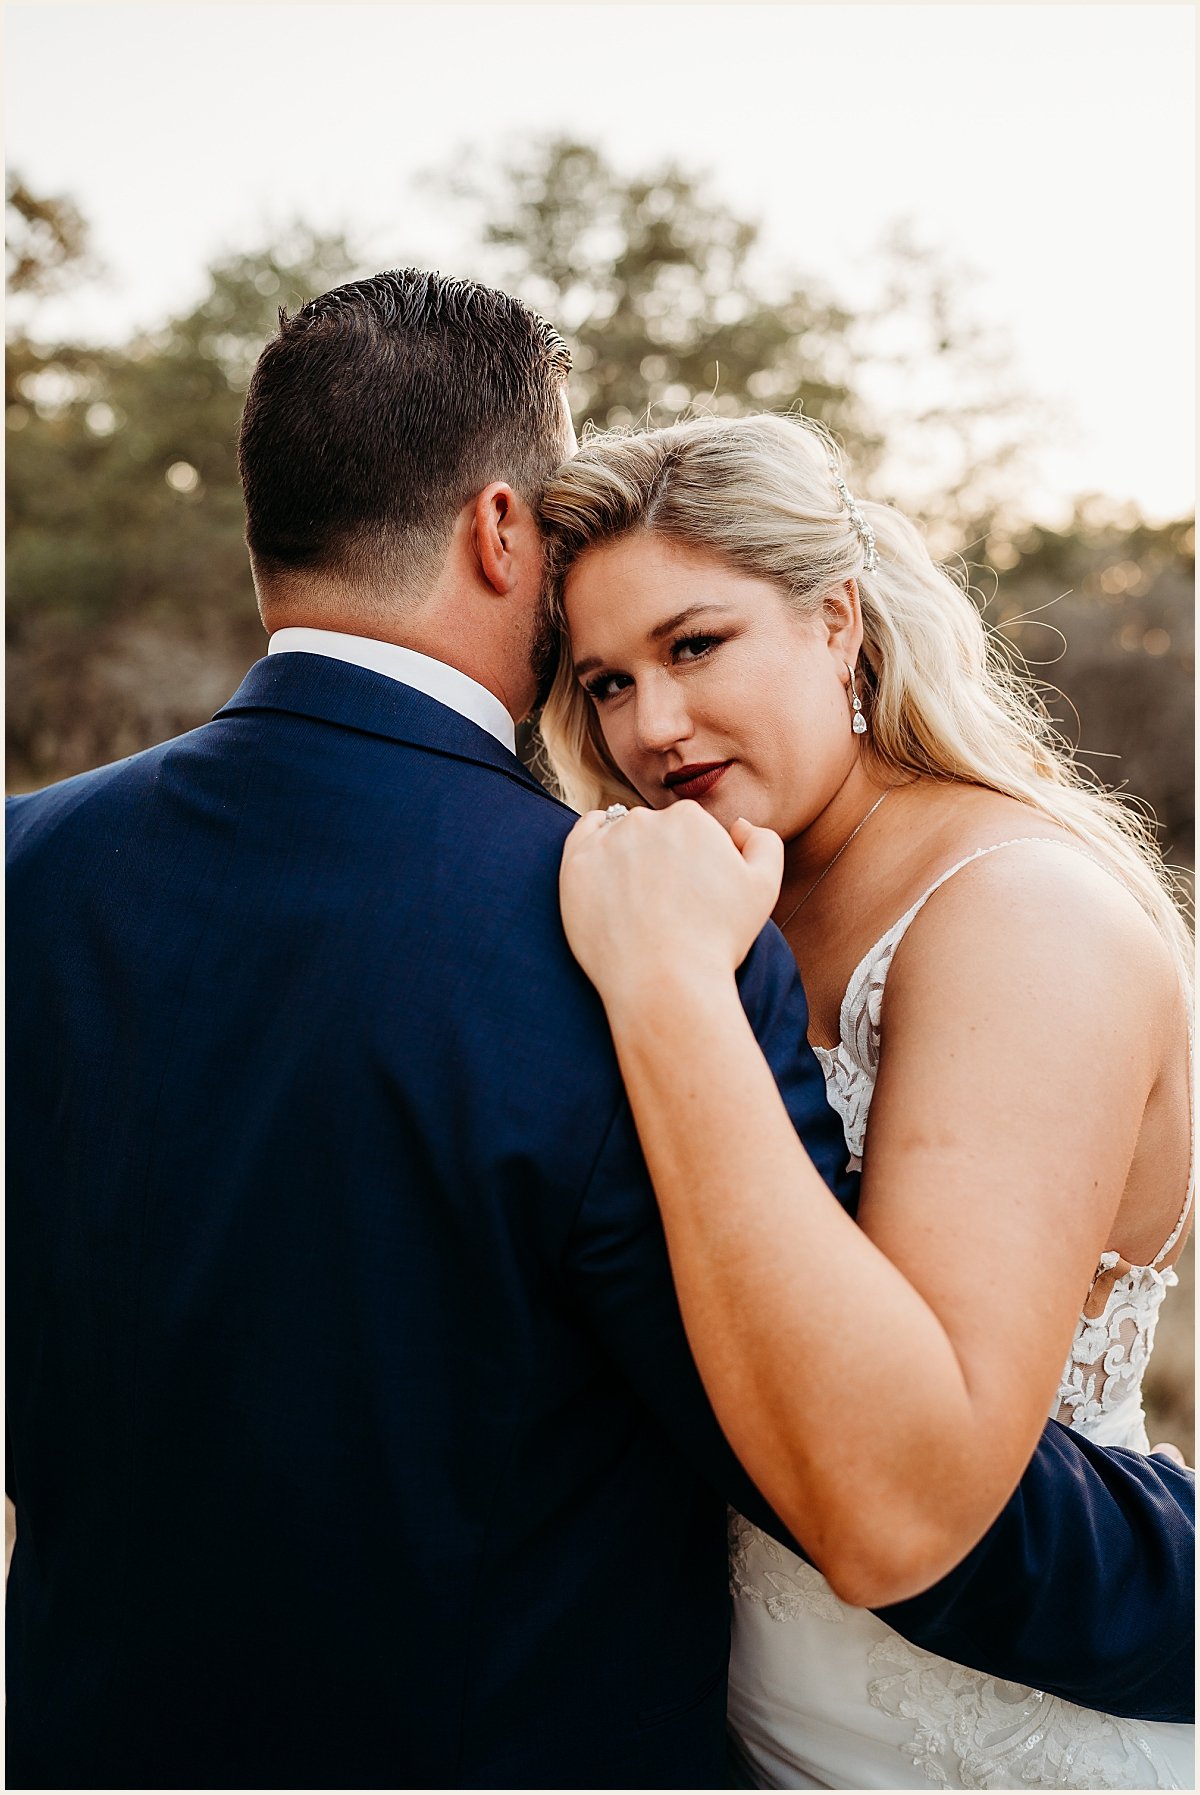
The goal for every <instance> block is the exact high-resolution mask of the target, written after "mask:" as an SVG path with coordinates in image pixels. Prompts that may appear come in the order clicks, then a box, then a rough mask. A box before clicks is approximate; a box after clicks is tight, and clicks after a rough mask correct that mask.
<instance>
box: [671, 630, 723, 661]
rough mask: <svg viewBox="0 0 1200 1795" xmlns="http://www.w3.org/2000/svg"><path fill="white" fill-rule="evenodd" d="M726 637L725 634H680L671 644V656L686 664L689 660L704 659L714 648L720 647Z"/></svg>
mask: <svg viewBox="0 0 1200 1795" xmlns="http://www.w3.org/2000/svg"><path fill="white" fill-rule="evenodd" d="M724 639H725V638H724V637H723V636H680V637H679V639H678V641H675V642H672V644H671V658H672V660H675V661H682V662H683V663H684V665H685V666H686V665H687V663H688V662H689V661H702V660H703V659H704V657H705V655H708V654H711V653H712V651H713V649H714V648H719V647H720V645H721V643H722V642H723V641H724Z"/></svg>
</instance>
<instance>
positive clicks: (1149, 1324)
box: [1054, 1253, 1179, 1433]
mask: <svg viewBox="0 0 1200 1795" xmlns="http://www.w3.org/2000/svg"><path fill="white" fill-rule="evenodd" d="M1122 1266H1123V1267H1124V1269H1123V1270H1120V1269H1119V1268H1120V1267H1122ZM1114 1272H1115V1273H1116V1274H1117V1275H1116V1276H1115V1278H1113V1282H1112V1286H1111V1288H1110V1289H1109V1291H1108V1294H1107V1296H1106V1297H1105V1300H1104V1306H1103V1308H1102V1309H1101V1311H1100V1313H1099V1314H1098V1315H1089V1314H1088V1313H1087V1309H1086V1308H1085V1310H1084V1312H1083V1314H1081V1315H1080V1317H1079V1325H1078V1327H1077V1328H1076V1330H1075V1337H1074V1339H1073V1340H1072V1342H1071V1351H1070V1353H1069V1355H1068V1357H1067V1363H1066V1366H1065V1368H1064V1370H1063V1375H1062V1381H1061V1383H1060V1384H1059V1388H1058V1398H1057V1408H1056V1409H1055V1411H1054V1414H1055V1418H1056V1419H1057V1420H1059V1421H1063V1422H1065V1423H1066V1424H1067V1425H1068V1426H1069V1427H1074V1428H1077V1429H1078V1430H1079V1432H1080V1433H1087V1432H1088V1430H1089V1428H1090V1427H1094V1426H1096V1424H1097V1423H1099V1422H1100V1421H1101V1420H1102V1419H1103V1418H1104V1417H1105V1416H1106V1415H1111V1414H1113V1413H1114V1412H1115V1411H1116V1410H1117V1409H1119V1408H1120V1407H1122V1405H1123V1404H1125V1403H1126V1402H1128V1403H1129V1405H1130V1406H1131V1408H1132V1406H1133V1405H1134V1404H1140V1400H1141V1387H1142V1374H1143V1372H1144V1371H1145V1369H1146V1363H1147V1361H1148V1359H1149V1357H1150V1354H1151V1351H1152V1350H1153V1347H1154V1332H1155V1329H1156V1327H1157V1325H1158V1312H1159V1309H1160V1308H1161V1306H1162V1300H1163V1297H1164V1296H1165V1295H1166V1293H1167V1291H1168V1289H1169V1288H1170V1286H1171V1285H1172V1284H1177V1283H1178V1282H1179V1279H1178V1278H1177V1276H1176V1274H1175V1273H1174V1271H1171V1270H1169V1269H1168V1270H1167V1271H1156V1270H1155V1268H1154V1267H1153V1266H1152V1265H1129V1264H1128V1263H1127V1262H1126V1261H1124V1260H1122V1259H1121V1257H1120V1255H1119V1254H1117V1253H1104V1254H1102V1255H1101V1258H1100V1265H1099V1269H1098V1270H1097V1273H1096V1280H1097V1284H1100V1283H1102V1281H1103V1280H1105V1279H1106V1278H1108V1277H1111V1276H1112V1274H1113V1273H1114Z"/></svg>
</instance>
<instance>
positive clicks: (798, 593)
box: [539, 416, 1191, 983]
mask: <svg viewBox="0 0 1200 1795" xmlns="http://www.w3.org/2000/svg"><path fill="white" fill-rule="evenodd" d="M840 477H842V470H841V457H840V455H839V453H838V450H837V446H836V444H835V443H834V442H833V440H832V438H831V437H830V436H829V435H828V434H827V432H825V431H824V430H823V429H822V428H821V427H820V426H819V425H817V424H814V423H812V422H810V421H808V420H807V419H800V418H795V417H789V418H782V417H773V416H760V417H750V418H736V419H730V418H697V419H692V420H689V421H688V422H686V423H681V424H674V425H671V426H670V427H669V428H667V429H663V430H653V431H646V432H643V433H641V434H630V433H628V432H624V431H609V432H606V433H604V434H598V435H596V436H593V437H592V438H590V440H589V441H588V442H587V443H586V444H585V446H584V447H583V448H582V449H581V451H580V452H579V454H578V455H576V456H575V458H574V460H572V461H569V462H567V463H566V465H565V466H564V467H562V468H561V469H560V470H559V472H558V473H557V474H556V475H555V476H554V478H553V479H552V480H551V481H550V484H549V486H548V487H547V488H546V489H545V491H544V493H543V494H542V497H541V500H540V504H539V508H540V515H541V523H542V528H543V530H544V532H545V537H546V545H547V554H548V558H549V562H548V576H549V581H550V591H551V606H552V610H553V612H554V615H555V619H556V621H557V623H558V625H559V628H560V632H561V638H562V640H561V646H560V652H559V661H558V668H557V672H556V674H555V679H554V684H553V687H552V690H551V692H550V696H549V698H548V700H547V702H546V705H545V708H544V709H543V711H542V717H541V737H542V742H543V744H544V751H545V760H546V762H547V767H546V770H547V771H548V773H549V774H550V776H551V778H552V779H553V781H554V783H555V785H556V786H557V788H558V790H559V791H560V792H561V793H562V795H563V797H564V798H565V799H566V801H567V803H569V804H571V805H572V806H573V807H574V808H575V809H577V810H593V809H597V808H601V807H603V806H606V805H608V804H612V803H622V804H629V805H634V804H641V803H642V802H643V800H642V799H641V797H640V796H639V794H638V793H637V792H636V791H634V790H633V788H632V787H631V786H630V785H629V783H628V781H627V780H626V779H625V778H624V777H623V776H622V774H621V772H620V770H619V768H618V767H617V766H616V765H615V763H614V762H613V760H612V759H611V757H610V756H609V754H608V752H607V750H606V749H605V746H604V739H603V736H602V734H601V731H600V726H599V720H598V718H597V714H596V710H595V706H594V705H593V704H592V701H591V699H590V698H589V697H588V696H587V694H586V693H585V692H584V691H583V690H582V688H581V687H580V685H579V682H578V681H577V680H576V678H575V677H574V674H573V673H572V670H571V655H570V645H569V643H568V641H567V637H566V625H565V619H564V615H563V607H562V593H563V585H564V582H565V580H566V577H567V575H568V573H569V572H570V570H571V567H572V566H573V565H574V563H575V562H576V561H577V560H578V559H579V557H580V556H581V555H582V554H584V553H585V552H586V551H587V550H588V549H589V548H591V547H593V546H594V545H595V544H597V543H601V542H611V541H614V540H615V539H616V538H618V537H620V536H624V535H626V534H627V533H628V532H630V531H632V530H639V529H641V530H649V531H653V532H655V533H656V534H659V535H662V536H665V537H669V538H670V539H671V540H673V541H676V542H680V543H684V544H686V545H688V546H689V547H691V548H695V549H699V550H703V551H704V552H706V553H709V554H712V555H716V556H719V557H720V558H721V559H722V560H724V561H726V562H727V563H728V564H729V565H730V566H732V567H735V568H737V569H738V570H739V571H741V572H744V573H749V574H753V575H755V576H756V577H758V578H759V579H767V580H771V581H773V582H774V584H775V585H776V586H777V587H778V588H779V589H780V591H781V592H782V593H783V594H784V595H785V597H786V598H787V600H788V602H789V604H791V605H793V606H794V607H795V609H796V610H797V611H798V612H799V613H800V614H802V615H804V614H809V613H812V612H814V611H816V610H817V609H818V608H819V607H820V605H821V602H822V600H823V598H824V596H825V595H826V594H827V593H828V592H829V591H830V590H831V588H833V587H836V586H838V585H840V584H841V583H842V582H843V581H844V580H849V579H853V580H855V581H857V584H858V592H859V602H860V605H861V609H862V622H863V648H862V665H861V671H862V686H863V690H862V697H863V702H864V707H865V710H866V715H867V720H868V723H869V727H870V737H871V747H872V750H873V753H874V755H875V758H876V759H877V761H878V762H879V763H881V765H882V767H883V768H884V769H885V770H890V771H892V772H895V773H897V774H900V775H905V774H922V775H925V776H926V777H932V778H935V779H957V780H963V781H966V782H967V783H970V784H973V785H980V786H985V787H987V788H988V789H989V790H991V791H995V792H1001V793H1003V794H1005V795H1006V796H1007V797H1010V798H1016V799H1018V800H1019V801H1020V802H1021V803H1024V804H1028V805H1030V806H1031V807H1033V808H1035V809H1037V810H1038V811H1040V812H1041V813H1042V814H1043V815H1044V816H1045V817H1047V818H1049V819H1050V820H1051V821H1053V822H1055V823H1058V824H1059V825H1060V826H1061V827H1062V828H1064V829H1066V830H1069V831H1070V833H1071V834H1072V835H1074V836H1075V837H1077V838H1078V840H1079V841H1081V842H1082V843H1084V844H1085V845H1086V846H1087V847H1088V848H1089V849H1090V850H1091V851H1092V853H1093V854H1094V855H1095V856H1096V857H1097V858H1098V859H1099V860H1101V861H1102V862H1103V863H1104V864H1105V865H1106V866H1107V867H1109V868H1110V869H1111V871H1112V872H1113V873H1114V874H1115V875H1116V877H1117V878H1118V879H1119V880H1120V881H1121V883H1122V884H1123V885H1124V886H1125V887H1126V888H1127V889H1128V890H1129V891H1130V892H1132V894H1133V895H1134V897H1135V898H1136V899H1137V900H1138V902H1139V903H1140V904H1141V906H1142V908H1143V909H1144V910H1145V911H1146V913H1147V915H1148V916H1149V917H1150V918H1151V920H1152V921H1153V922H1154V924H1155V926H1156V927H1157V928H1158V930H1159V932H1160V934H1161V935H1162V936H1163V938H1164V940H1165V942H1166V944H1167V946H1168V948H1169V949H1170V951H1171V954H1172V957H1173V959H1174V960H1175V962H1176V964H1177V965H1178V967H1179V969H1180V973H1181V975H1182V977H1183V978H1184V980H1185V983H1186V982H1188V981H1189V979H1190V965H1191V938H1190V935H1189V932H1188V930H1187V928H1186V927H1185V925H1184V922H1183V919H1182V917H1181V916H1180V914H1179V911H1178V909H1177V908H1176V906H1175V903H1174V901H1173V899H1172V895H1171V889H1170V884H1169V877H1168V874H1167V872H1166V869H1165V868H1164V866H1163V863H1162V855H1161V852H1160V849H1159V846H1158V843H1157V840H1156V838H1155V835H1154V833H1153V829H1152V828H1151V826H1150V824H1149V823H1148V822H1147V821H1146V820H1145V818H1144V817H1143V816H1142V815H1141V814H1139V812H1138V811H1137V810H1136V809H1135V808H1133V807H1132V806H1131V805H1130V804H1129V803H1127V802H1125V801H1123V800H1121V799H1120V798H1118V797H1116V796H1114V795H1113V794H1111V793H1109V792H1106V791H1104V790H1103V789H1100V788H1099V787H1098V786H1097V785H1096V783H1095V781H1094V779H1093V777H1092V775H1091V774H1090V773H1089V772H1088V771H1087V770H1086V769H1085V768H1083V767H1081V766H1080V765H1079V764H1078V763H1077V762H1076V761H1075V759H1074V758H1073V756H1072V753H1071V750H1070V748H1069V746H1068V745H1067V744H1066V742H1065V741H1064V740H1063V739H1062V737H1061V736H1060V735H1059V734H1058V732H1057V731H1056V730H1055V728H1054V726H1053V724H1052V723H1051V721H1050V719H1049V717H1048V715H1047V713H1046V710H1045V707H1044V705H1043V704H1042V702H1041V699H1040V697H1039V696H1038V694H1037V692H1036V690H1035V689H1034V687H1033V686H1032V684H1031V683H1030V682H1029V680H1028V679H1026V678H1024V677H1023V676H1022V675H1021V674H1020V673H1019V672H1018V671H1017V670H1016V668H1015V667H1014V666H1013V664H1012V661H1011V659H1010V658H1009V656H1008V654H1007V653H1006V651H1005V649H1004V647H1003V646H1002V645H1001V644H1000V643H998V642H997V641H996V640H995V638H994V636H993V635H992V634H991V633H990V632H989V630H988V629H987V627H986V626H985V624H984V622H983V619H982V617H981V616H980V614H979V612H978V610H977V609H976V607H975V605H974V604H973V603H972V601H971V598H970V596H969V594H968V592H967V591H966V590H965V589H964V588H963V586H961V585H959V584H958V583H957V582H956V581H955V580H954V579H952V578H951V577H950V575H949V574H948V573H946V572H945V571H944V570H943V569H942V568H941V567H939V566H937V565H936V563H935V562H934V561H933V559H932V557H931V556H930V554H929V551H928V549H927V548H926V546H925V543H924V541H923V540H922V538H921V536H920V534H919V532H918V531H917V529H916V528H915V526H914V525H913V524H912V523H911V522H910V521H909V520H908V519H907V518H906V517H904V516H902V514H901V513H900V512H898V511H896V510H894V509H893V508H892V507H891V506H887V505H878V504H867V503H863V502H862V501H861V500H860V501H858V506H857V509H858V514H859V515H858V518H857V519H855V518H854V517H853V516H852V515H851V513H850V512H849V511H848V510H847V509H846V507H845V505H844V504H843V503H842V499H841V495H840V493H839V490H838V486H837V484H836V482H837V480H838V479H839V478H840ZM872 531H873V532H874V538H875V555H874V556H873V557H872V556H871V555H870V552H869V545H870V532H872ZM872 560H874V563H875V565H874V566H873V567H871V568H870V571H868V567H869V565H870V562H871V561H872Z"/></svg>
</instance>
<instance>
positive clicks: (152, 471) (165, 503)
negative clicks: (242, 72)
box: [6, 184, 356, 785]
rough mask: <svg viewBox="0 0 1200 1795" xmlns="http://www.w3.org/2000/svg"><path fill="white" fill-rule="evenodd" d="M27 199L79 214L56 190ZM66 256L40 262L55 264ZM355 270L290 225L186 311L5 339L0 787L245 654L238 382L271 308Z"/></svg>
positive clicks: (118, 731)
mask: <svg viewBox="0 0 1200 1795" xmlns="http://www.w3.org/2000/svg"><path fill="white" fill-rule="evenodd" d="M18 193H19V194H20V195H21V196H24V195H25V189H24V188H23V187H20V188H18ZM23 203H27V204H28V205H30V206H31V207H32V206H36V208H37V209H38V215H39V216H41V215H42V214H50V215H53V216H62V217H67V218H68V219H77V218H78V214H77V213H75V211H74V209H73V208H72V207H71V205H70V202H69V201H65V200H39V201H36V202H35V201H34V200H32V199H23ZM12 208H13V198H12V187H11V184H10V217H11V214H12ZM40 241H41V239H40V238H39V239H38V242H40ZM72 241H74V242H75V243H76V244H78V245H79V246H80V247H81V248H82V243H83V241H84V238H83V237H82V236H81V235H78V234H77V235H76V237H75V238H74V239H72ZM31 260H32V252H30V253H29V254H23V255H22V257H21V258H20V260H19V262H18V264H17V266H18V268H19V269H26V268H27V266H28V264H29V262H30V261H31ZM80 261H81V256H79V255H77V256H73V257H71V258H68V257H66V256H64V257H63V258H62V259H61V261H59V262H57V263H52V271H53V272H54V274H55V277H56V279H57V278H58V276H59V274H60V273H61V275H62V276H63V277H64V278H65V277H66V276H67V273H68V269H69V268H70V267H71V266H74V267H75V269H76V270H77V271H78V270H79V268H80ZM355 265H356V264H355V260H354V256H353V252H352V251H351V249H350V247H349V246H348V244H347V242H346V240H345V238H344V237H342V236H319V235H316V234H314V233H312V232H310V231H308V230H307V229H305V228H304V227H303V226H300V225H297V226H296V227H295V228H294V229H293V230H292V231H291V232H290V233H288V234H287V235H286V236H285V237H284V238H283V239H282V240H281V241H280V242H278V243H276V244H275V245H273V246H272V247H271V248H269V249H267V250H264V251H263V252H261V253H256V254H236V255H231V256H228V257H225V258H223V259H222V260H220V261H219V262H217V263H216V264H215V265H214V266H213V267H212V268H210V270H209V272H208V280H207V290H206V291H205V292H204V293H203V295H202V297H201V299H200V300H199V302H198V303H197V304H196V305H195V306H194V307H193V308H192V309H190V310H189V311H186V312H183V313H181V314H180V315H178V316H177V317H175V318H172V319H170V320H169V321H168V322H167V323H166V324H165V325H164V326H163V327H162V328H161V329H159V330H156V331H152V332H147V333H143V334H140V335H138V336H137V337H135V338H134V340H133V341H132V342H130V343H128V344H126V345H122V346H119V347H101V348H95V347H88V346H82V345H78V344H62V343H45V342H41V341H38V340H36V339H35V338H33V337H32V336H31V335H28V334H26V331H25V330H20V331H18V332H16V333H15V334H14V335H11V336H10V340H9V343H8V382H7V388H8V390H7V393H6V426H7V430H6V435H7V441H8V456H7V468H6V492H7V517H8V545H7V575H8V577H7V590H8V629H9V697H8V710H9V743H10V777H12V776H15V777H13V783H15V784H17V785H23V784H39V783H41V782H43V781H44V780H47V779H51V778H54V777H57V776H60V775H61V774H63V773H66V772H74V771H77V770H79V769H81V768H82V767H86V766H91V765H94V764H96V763H97V762H99V761H103V760H106V759H111V758H112V757H113V756H114V755H119V754H122V753H129V752H132V751H134V750H135V749H137V748H140V747H142V746H144V745H146V743H147V742H148V741H151V740H157V739H161V738H162V736H163V735H166V734H171V733H173V732H175V731H176V730H179V729H183V728H187V727H190V726H191V725H192V724H194V723H196V722H198V721H199V720H201V718H202V717H203V716H205V715H207V714H210V713H211V711H212V709H213V708H214V707H215V705H216V704H218V703H220V701H221V699H222V697H224V696H226V695H227V693H228V689H229V686H230V682H231V681H233V682H234V683H236V680H237V678H238V677H239V675H240V673H241V671H242V670H244V668H245V667H246V665H248V663H249V662H250V660H252V659H253V658H254V656H255V654H256V653H257V652H258V650H259V648H260V646H261V641H262V636H261V630H260V628H259V625H258V621H257V615H256V611H255V605H254V593H253V587H252V584H251V580H250V572H249V567H248V564H247V560H246V553H245V547H244V544H243V540H242V506H241V492H240V487H239V483H238V477H237V463H236V449H235V445H236V436H237V425H238V418H239V415H240V412H241V406H242V398H243V394H244V392H245V387H246V382H247V379H248V377H249V372H250V370H251V368H252V367H253V365H254V362H255V360H256V359H257V356H258V354H259V351H260V350H261V348H262V345H263V343H264V342H265V341H266V340H267V338H268V337H269V336H270V335H271V334H272V332H273V330H274V329H275V327H276V319H277V314H278V310H279V307H280V306H281V305H286V306H288V307H291V308H295V307H297V306H299V305H301V304H303V302H304V301H305V300H306V299H307V298H309V297H310V296H311V295H312V294H313V293H315V292H319V291H321V290H323V289H324V288H327V287H330V286H334V285H336V284H337V283H338V282H339V281H342V280H344V279H346V278H347V277H348V276H349V275H350V274H351V273H352V272H353V270H354V267H355ZM11 266H12V264H11V261H10V268H11ZM19 278H20V279H21V280H23V281H24V283H25V285H24V287H23V289H22V290H23V291H24V292H25V293H27V294H28V293H33V294H35V295H37V294H41V293H45V292H47V291H49V290H50V288H49V286H48V284H47V281H46V280H43V279H42V277H41V276H39V275H37V274H33V275H30V274H28V273H24V272H22V273H20V274H19ZM33 320H34V322H36V311H35V312H34V313H33Z"/></svg>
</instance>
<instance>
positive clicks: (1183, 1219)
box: [1150, 1005, 1196, 1271]
mask: <svg viewBox="0 0 1200 1795" xmlns="http://www.w3.org/2000/svg"><path fill="white" fill-rule="evenodd" d="M1188 1102H1189V1103H1190V1104H1191V1142H1192V1146H1191V1152H1190V1153H1189V1155H1188V1164H1189V1167H1190V1170H1189V1172H1188V1187H1187V1196H1186V1197H1185V1198H1184V1202H1183V1208H1182V1209H1181V1210H1180V1212H1179V1220H1178V1221H1177V1222H1176V1224H1175V1226H1174V1227H1173V1228H1172V1230H1171V1232H1170V1234H1169V1235H1168V1236H1167V1242H1166V1245H1165V1246H1163V1247H1162V1248H1161V1249H1160V1250H1159V1251H1158V1252H1157V1253H1155V1255H1154V1257H1153V1259H1152V1260H1151V1261H1150V1264H1151V1267H1152V1268H1153V1269H1154V1270H1155V1271H1157V1270H1158V1268H1159V1266H1160V1265H1161V1264H1162V1262H1163V1260H1164V1259H1165V1258H1166V1256H1167V1254H1168V1253H1169V1252H1170V1251H1171V1248H1172V1247H1173V1246H1174V1245H1175V1242H1176V1241H1177V1240H1178V1239H1179V1236H1180V1235H1181V1234H1182V1233H1183V1230H1184V1228H1185V1227H1186V1225H1187V1218H1188V1216H1189V1215H1190V1214H1191V1213H1192V1203H1193V1202H1194V1200H1195V1196H1196V1030H1195V1024H1194V1023H1193V1021H1192V1012H1191V1006H1190V1005H1189V1006H1188Z"/></svg>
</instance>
